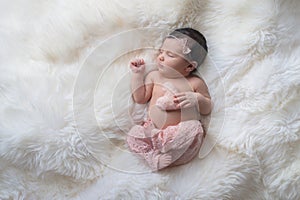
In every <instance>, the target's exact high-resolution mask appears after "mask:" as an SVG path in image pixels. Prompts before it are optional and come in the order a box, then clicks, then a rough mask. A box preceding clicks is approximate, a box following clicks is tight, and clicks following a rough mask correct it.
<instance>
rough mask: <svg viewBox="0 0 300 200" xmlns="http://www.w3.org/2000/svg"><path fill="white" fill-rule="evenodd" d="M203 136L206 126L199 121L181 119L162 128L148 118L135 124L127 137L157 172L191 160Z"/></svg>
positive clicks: (131, 144) (136, 151) (130, 144)
mask: <svg viewBox="0 0 300 200" xmlns="http://www.w3.org/2000/svg"><path fill="white" fill-rule="evenodd" d="M203 137H204V133H203V129H202V125H201V123H200V121H197V120H190V121H184V122H180V123H179V124H178V125H175V126H168V127H167V128H165V129H162V130H160V129H156V128H155V127H154V125H153V123H152V122H151V120H148V121H146V122H144V124H143V125H135V126H134V127H132V128H131V130H130V131H129V133H128V136H127V139H126V140H127V144H128V146H129V148H130V150H131V151H132V152H134V153H137V154H138V155H140V156H141V157H142V158H144V159H145V160H146V161H147V163H148V164H149V166H150V167H151V169H152V170H154V171H157V170H160V169H163V168H165V167H168V166H176V165H182V164H185V163H188V162H189V161H191V160H192V159H193V158H194V157H195V156H196V155H197V154H198V152H199V150H200V147H201V145H202V142H203Z"/></svg>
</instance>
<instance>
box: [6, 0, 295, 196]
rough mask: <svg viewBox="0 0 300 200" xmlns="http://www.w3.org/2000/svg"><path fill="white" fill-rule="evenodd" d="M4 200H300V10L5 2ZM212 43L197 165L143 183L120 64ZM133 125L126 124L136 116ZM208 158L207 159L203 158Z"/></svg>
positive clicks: (208, 2) (134, 109) (177, 0)
mask: <svg viewBox="0 0 300 200" xmlns="http://www.w3.org/2000/svg"><path fill="white" fill-rule="evenodd" d="M0 11H1V12H0V44H1V45H0V72H1V73H0V102H1V104H0V199H91V200H93V199H246V200H250V199H253V200H254V199H255V200H257V199H295V200H297V199H300V193H299V191H300V112H299V106H300V101H299V100H300V57H299V55H300V24H299V18H300V1H298V0H285V1H284V0H275V1H274V0H264V1H261V0H253V1H245V0H214V1H213V0H203V1H199V0H186V1H181V0H164V1H159V0H153V1H140V0H126V1H125V0H124V1H116V0H72V1H71V0H65V1H58V0H56V1H34V0H28V1H20V0H13V1H8V0H4V1H1V2H0ZM178 27H193V28H196V29H198V30H200V31H201V32H202V33H203V34H204V35H205V36H206V38H207V41H208V47H209V56H208V58H207V60H206V62H205V63H204V65H203V67H202V68H201V69H200V70H199V73H200V74H201V75H202V76H203V78H204V79H205V80H206V82H207V84H208V86H209V89H210V93H211V96H212V99H213V101H214V110H213V113H212V114H211V117H210V121H209V120H206V119H204V123H206V126H207V132H208V137H207V138H206V140H205V146H204V148H203V149H202V150H201V152H200V156H199V158H196V159H194V160H193V161H192V162H191V163H189V164H187V165H184V166H180V167H175V168H170V169H166V170H163V171H161V172H157V173H151V172H149V169H148V168H147V166H146V165H145V164H144V163H143V162H142V161H141V160H139V159H138V158H137V157H136V156H134V155H132V154H131V153H129V152H128V151H127V149H126V145H125V144H124V136H125V134H126V132H127V131H128V130H129V128H130V127H131V126H132V125H133V123H134V122H135V121H138V120H139V117H141V116H142V113H143V108H142V107H139V106H137V105H134V104H133V103H132V100H131V99H130V91H129V84H130V81H129V80H130V73H129V69H128V61H129V60H130V59H131V58H133V57H135V56H143V57H144V58H145V59H146V61H147V62H148V63H150V64H149V66H150V67H151V62H152V55H153V52H154V51H153V49H154V48H157V47H159V44H160V42H161V40H162V38H163V36H164V35H165V34H167V33H168V32H169V31H170V30H172V29H175V28H178ZM131 115H133V116H134V117H130V116H131ZM208 153H209V154H208Z"/></svg>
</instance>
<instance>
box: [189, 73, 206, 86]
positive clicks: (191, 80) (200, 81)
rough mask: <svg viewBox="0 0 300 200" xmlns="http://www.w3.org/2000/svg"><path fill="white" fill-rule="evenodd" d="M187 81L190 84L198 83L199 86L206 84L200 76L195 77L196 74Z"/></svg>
mask: <svg viewBox="0 0 300 200" xmlns="http://www.w3.org/2000/svg"><path fill="white" fill-rule="evenodd" d="M187 79H188V81H189V82H192V83H196V84H197V83H198V84H201V83H205V82H204V80H203V79H202V78H201V77H200V76H198V75H195V74H191V75H189V76H188V78H187Z"/></svg>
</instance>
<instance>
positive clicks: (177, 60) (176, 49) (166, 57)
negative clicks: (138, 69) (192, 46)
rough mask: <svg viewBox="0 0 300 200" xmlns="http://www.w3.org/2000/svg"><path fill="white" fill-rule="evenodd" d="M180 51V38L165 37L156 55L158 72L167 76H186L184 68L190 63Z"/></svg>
mask: <svg viewBox="0 0 300 200" xmlns="http://www.w3.org/2000/svg"><path fill="white" fill-rule="evenodd" d="M182 52H183V46H182V42H181V41H180V40H178V39H174V38H166V39H165V41H164V42H163V44H162V46H161V48H160V50H159V54H158V56H157V63H158V70H159V72H161V73H162V74H163V75H166V76H169V77H174V76H175V77H177V76H178V75H181V76H182V75H183V76H186V75H187V74H186V71H185V69H186V67H187V66H189V65H190V63H189V62H188V61H187V60H186V59H185V58H184V55H183V53H182ZM178 72H179V73H178Z"/></svg>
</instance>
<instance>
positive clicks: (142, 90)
mask: <svg viewBox="0 0 300 200" xmlns="http://www.w3.org/2000/svg"><path fill="white" fill-rule="evenodd" d="M130 68H131V71H132V72H133V74H132V78H131V92H132V97H133V100H134V102H136V103H138V104H145V103H147V102H148V101H149V99H150V98H151V96H152V89H153V82H152V79H151V76H149V75H147V76H146V78H145V80H144V74H145V62H144V60H143V59H136V60H133V61H131V62H130Z"/></svg>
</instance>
